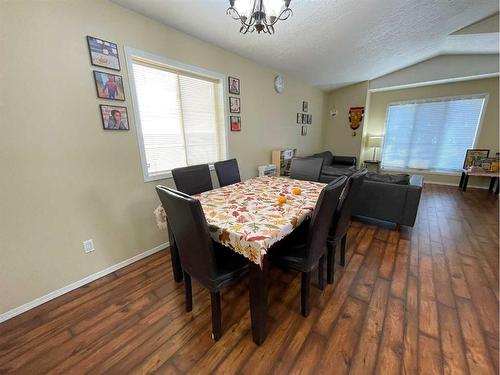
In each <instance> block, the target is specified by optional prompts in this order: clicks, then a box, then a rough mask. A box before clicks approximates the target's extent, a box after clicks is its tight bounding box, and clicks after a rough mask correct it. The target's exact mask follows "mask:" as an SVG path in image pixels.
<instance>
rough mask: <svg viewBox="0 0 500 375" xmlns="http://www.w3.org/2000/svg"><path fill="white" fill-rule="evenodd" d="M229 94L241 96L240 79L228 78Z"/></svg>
mask: <svg viewBox="0 0 500 375" xmlns="http://www.w3.org/2000/svg"><path fill="white" fill-rule="evenodd" d="M228 87H229V93H230V94H235V95H240V80H239V78H234V77H228Z"/></svg>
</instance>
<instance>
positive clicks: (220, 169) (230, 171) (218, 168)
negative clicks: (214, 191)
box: [214, 159, 241, 187]
mask: <svg viewBox="0 0 500 375" xmlns="http://www.w3.org/2000/svg"><path fill="white" fill-rule="evenodd" d="M214 167H215V172H216V173H217V179H218V180H219V185H220V186H221V187H222V186H227V185H232V184H236V183H238V182H241V178H240V170H239V168H238V161H237V160H236V159H229V160H224V161H218V162H217V163H215V164H214Z"/></svg>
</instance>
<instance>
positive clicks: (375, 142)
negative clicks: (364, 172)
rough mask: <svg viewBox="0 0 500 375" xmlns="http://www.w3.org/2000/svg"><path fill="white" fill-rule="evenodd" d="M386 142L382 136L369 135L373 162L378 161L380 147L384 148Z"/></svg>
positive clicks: (368, 144)
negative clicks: (383, 144)
mask: <svg viewBox="0 0 500 375" xmlns="http://www.w3.org/2000/svg"><path fill="white" fill-rule="evenodd" d="M383 142H384V137H382V136H381V135H369V136H368V142H367V144H366V145H367V147H371V148H373V157H372V160H373V161H376V160H377V151H378V149H379V148H380V147H382V143H383Z"/></svg>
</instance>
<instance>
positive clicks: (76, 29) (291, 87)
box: [0, 0, 324, 313]
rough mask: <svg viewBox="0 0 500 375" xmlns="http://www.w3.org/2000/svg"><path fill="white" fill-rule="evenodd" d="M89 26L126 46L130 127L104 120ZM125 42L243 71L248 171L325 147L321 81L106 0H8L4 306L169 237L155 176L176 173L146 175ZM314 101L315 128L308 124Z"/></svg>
mask: <svg viewBox="0 0 500 375" xmlns="http://www.w3.org/2000/svg"><path fill="white" fill-rule="evenodd" d="M221 11H224V9H222V10H221ZM231 32H237V28H235V29H234V30H231ZM86 35H92V36H97V37H101V38H104V39H107V40H110V41H113V42H116V43H117V44H118V45H119V50H120V57H121V66H122V70H121V72H120V73H119V74H121V75H123V76H124V81H125V84H126V97H127V100H126V102H125V105H126V106H127V107H128V109H129V114H130V119H131V130H130V131H129V132H112V131H103V130H102V125H101V119H100V115H99V110H98V105H99V104H100V103H103V102H104V101H102V100H98V99H97V98H96V93H95V87H94V81H93V77H92V70H94V69H97V70H99V69H98V68H95V67H92V66H91V65H90V62H89V55H88V50H87V45H86V39H85V36H86ZM263 37H266V36H263ZM244 40H245V37H244V36H242V43H244ZM123 46H130V47H134V48H137V49H140V50H143V51H146V52H150V53H153V54H156V55H160V56H164V57H167V58H170V59H174V60H178V61H181V62H184V63H187V64H191V65H197V66H200V67H203V68H205V69H209V70H212V71H216V72H220V73H223V74H226V75H233V76H236V77H239V78H240V79H241V85H242V95H241V101H242V115H241V117H242V128H243V130H242V132H241V133H230V134H229V153H230V156H233V157H237V158H238V161H239V163H240V168H241V171H242V176H243V177H244V178H248V177H251V176H254V175H256V168H257V166H258V165H261V164H264V163H269V162H270V155H271V149H272V148H275V147H280V146H294V147H297V148H298V150H299V153H301V154H308V153H312V152H316V151H320V150H321V147H322V145H323V134H322V129H323V121H322V120H323V113H324V108H323V100H324V94H323V92H321V91H319V90H317V89H314V88H312V87H310V86H308V85H306V84H303V83H301V82H299V81H296V80H294V79H292V78H290V77H286V79H287V81H286V89H285V92H284V93H283V94H281V95H278V94H276V93H275V92H274V89H273V78H274V76H275V74H276V73H277V72H275V71H273V70H271V69H268V68H265V67H263V66H260V65H258V64H256V63H254V62H251V61H249V60H246V59H243V58H241V57H239V56H236V55H234V54H232V53H229V52H226V51H224V50H222V49H220V48H217V47H214V46H212V45H210V44H207V43H205V42H202V41H200V40H197V39H194V38H192V37H190V36H188V35H186V34H183V33H180V32H177V31H175V30H173V29H170V28H167V27H165V26H163V25H161V24H159V23H157V22H154V21H152V20H150V19H148V18H145V17H143V16H140V15H138V14H136V13H133V12H130V11H128V10H126V9H123V8H121V7H119V6H117V5H114V4H112V3H109V2H107V1H104V0H101V1H97V0H81V1H70V0H67V1H55V0H53V1H34V0H33V1H20V0H19V1H14V0H12V1H5V0H4V1H1V2H0V56H2V62H1V64H0V95H1V96H0V121H1V137H0V176H1V180H0V191H1V192H2V195H1V198H0V255H1V261H0V313H3V312H5V311H7V310H9V309H12V308H14V307H16V306H19V305H22V304H24V303H26V302H28V301H31V300H33V299H35V298H37V297H40V296H42V295H44V294H46V293H48V292H50V291H53V290H55V289H58V288H61V287H63V286H65V285H68V284H70V283H72V282H75V281H77V280H79V279H81V278H83V277H85V276H87V275H90V274H92V273H95V272H97V271H100V270H102V269H104V268H106V267H109V266H111V265H114V264H116V263H118V262H119V261H122V260H124V259H128V258H130V257H132V256H134V255H136V254H138V253H141V252H143V251H145V250H148V249H151V248H154V247H155V246H157V245H159V244H162V243H164V242H166V240H167V235H166V233H165V231H160V230H159V229H158V228H157V227H156V225H155V222H154V219H153V215H152V210H153V209H154V207H155V206H156V205H157V204H158V200H157V197H156V195H155V192H154V186H155V184H156V183H163V184H168V185H171V184H172V181H171V180H165V181H158V182H156V183H155V182H153V183H144V182H143V177H142V170H141V163H140V157H139V149H138V145H137V136H136V128H135V124H134V120H133V109H132V103H131V100H130V98H131V94H130V91H129V86H128V76H127V72H126V64H125V60H124V55H123ZM303 100H307V101H309V109H310V110H309V113H311V114H312V115H313V119H314V124H313V125H311V126H310V128H309V134H308V136H307V137H302V136H300V128H299V126H298V125H297V124H296V113H297V112H299V111H300V110H301V108H302V101H303ZM88 238H92V239H94V242H95V246H96V251H95V252H94V253H91V254H88V255H86V254H84V252H83V250H82V241H83V240H85V239H88Z"/></svg>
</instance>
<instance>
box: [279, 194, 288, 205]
mask: <svg viewBox="0 0 500 375" xmlns="http://www.w3.org/2000/svg"><path fill="white" fill-rule="evenodd" d="M286 201H287V199H286V197H284V196H282V195H280V196H279V197H278V203H279V204H285V203H286Z"/></svg>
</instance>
